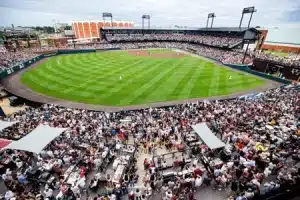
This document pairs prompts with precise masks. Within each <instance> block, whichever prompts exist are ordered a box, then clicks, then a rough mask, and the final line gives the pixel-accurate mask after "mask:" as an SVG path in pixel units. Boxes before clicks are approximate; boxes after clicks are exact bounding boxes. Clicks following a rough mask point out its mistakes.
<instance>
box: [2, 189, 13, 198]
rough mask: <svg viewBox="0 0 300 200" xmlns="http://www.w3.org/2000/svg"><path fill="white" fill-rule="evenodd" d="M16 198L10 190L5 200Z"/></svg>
mask: <svg viewBox="0 0 300 200" xmlns="http://www.w3.org/2000/svg"><path fill="white" fill-rule="evenodd" d="M14 196H15V194H14V193H13V192H12V191H11V190H8V191H7V192H6V193H5V195H4V198H5V200H11V199H12V198H13V197H14Z"/></svg>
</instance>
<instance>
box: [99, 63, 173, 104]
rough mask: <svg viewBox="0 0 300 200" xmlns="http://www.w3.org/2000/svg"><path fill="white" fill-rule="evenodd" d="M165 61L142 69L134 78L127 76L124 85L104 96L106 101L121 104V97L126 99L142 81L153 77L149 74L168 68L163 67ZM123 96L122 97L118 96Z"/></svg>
mask: <svg viewBox="0 0 300 200" xmlns="http://www.w3.org/2000/svg"><path fill="white" fill-rule="evenodd" d="M164 63H165V61H160V62H156V64H155V65H154V66H152V67H148V69H146V70H144V71H142V72H141V73H137V75H136V76H134V77H132V78H127V80H128V81H126V82H125V84H122V85H123V86H121V87H118V88H116V89H114V90H113V91H112V92H108V93H107V95H106V97H104V101H105V102H109V101H110V102H112V103H115V105H121V104H120V99H125V98H127V97H128V96H131V95H132V94H133V93H134V92H135V91H136V90H138V89H139V88H140V86H141V83H142V82H148V81H150V80H151V79H152V78H153V77H152V76H148V75H149V74H152V73H154V74H156V73H157V74H159V73H161V72H164V71H166V70H167V68H161V67H162V65H163V64H164ZM118 96H121V97H122V98H117V97H118Z"/></svg>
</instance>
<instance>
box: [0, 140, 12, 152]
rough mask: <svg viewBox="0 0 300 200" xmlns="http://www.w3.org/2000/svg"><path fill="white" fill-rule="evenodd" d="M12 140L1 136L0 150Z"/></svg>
mask: <svg viewBox="0 0 300 200" xmlns="http://www.w3.org/2000/svg"><path fill="white" fill-rule="evenodd" d="M11 142H12V141H11V140H7V139H2V138H0V151H1V150H2V149H4V148H5V147H7V145H9V144H10V143H11Z"/></svg>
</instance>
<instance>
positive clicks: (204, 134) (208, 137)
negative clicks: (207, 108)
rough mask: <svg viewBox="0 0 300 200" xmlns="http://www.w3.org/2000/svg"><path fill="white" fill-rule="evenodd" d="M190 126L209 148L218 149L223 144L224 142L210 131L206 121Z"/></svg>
mask: <svg viewBox="0 0 300 200" xmlns="http://www.w3.org/2000/svg"><path fill="white" fill-rule="evenodd" d="M192 127H193V129H194V131H195V132H196V133H197V134H198V135H199V137H200V138H201V139H202V140H203V142H204V143H205V144H206V145H207V146H208V147H209V148H210V149H218V148H221V147H224V146H225V144H224V143H223V142H222V141H221V140H219V138H217V137H216V136H215V135H214V134H213V132H211V130H210V129H209V128H208V127H207V125H206V123H199V124H196V125H194V126H192Z"/></svg>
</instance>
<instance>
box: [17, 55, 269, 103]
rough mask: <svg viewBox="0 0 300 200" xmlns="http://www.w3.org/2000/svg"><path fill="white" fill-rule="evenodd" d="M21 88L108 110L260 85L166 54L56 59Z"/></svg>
mask: <svg viewBox="0 0 300 200" xmlns="http://www.w3.org/2000/svg"><path fill="white" fill-rule="evenodd" d="M21 82H22V83H23V84H25V85H26V86H28V87H29V88H31V89H32V90H33V91H35V92H37V93H41V94H44V95H46V96H52V97H56V98H58V99H63V100H69V101H75V102H80V103H87V104H96V105H98V104H100V105H109V106H129V105H139V104H147V103H154V102H164V101H172V100H182V99H190V98H205V97H212V96H222V95H229V94H233V93H238V92H243V91H248V90H251V89H255V88H258V87H261V86H263V85H264V84H265V83H266V81H265V80H263V79H261V78H258V77H255V76H252V75H249V74H245V73H242V72H238V71H233V70H231V69H229V68H227V67H224V66H221V65H220V64H218V63H216V62H214V61H211V60H208V59H206V58H201V57H196V56H191V55H188V54H185V53H182V52H178V51H175V50H172V49H147V50H128V51H107V52H96V53H86V54H71V55H60V56H56V57H51V58H48V60H46V61H45V62H42V63H41V64H39V65H38V66H37V67H36V68H32V69H30V70H28V71H27V72H25V73H24V75H23V76H22V77H21Z"/></svg>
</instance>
